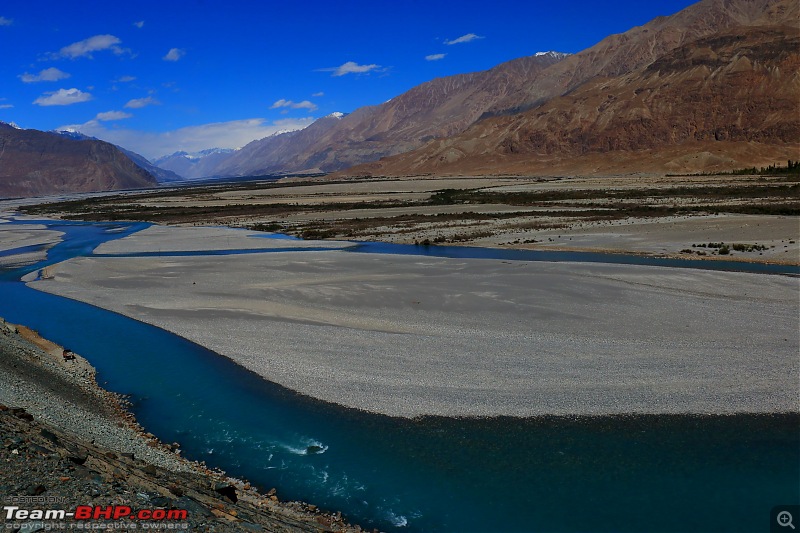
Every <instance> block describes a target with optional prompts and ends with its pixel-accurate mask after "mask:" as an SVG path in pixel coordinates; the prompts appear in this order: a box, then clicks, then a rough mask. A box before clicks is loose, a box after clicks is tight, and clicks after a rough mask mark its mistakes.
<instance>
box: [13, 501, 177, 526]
mask: <svg viewBox="0 0 800 533" xmlns="http://www.w3.org/2000/svg"><path fill="white" fill-rule="evenodd" d="M31 500H34V501H31ZM6 502H8V504H6V505H3V509H2V515H3V519H4V523H3V530H6V531H58V530H109V529H111V530H115V529H124V530H140V529H145V530H175V529H183V530H186V529H189V523H188V522H187V520H188V518H189V513H188V512H187V511H186V510H185V509H134V508H132V507H130V506H127V505H105V506H103V505H78V506H77V507H75V509H74V510H71V511H67V510H65V509H57V508H55V507H57V506H58V505H59V504H60V505H64V503H65V501H64V498H42V497H33V498H31V497H10V498H6Z"/></svg>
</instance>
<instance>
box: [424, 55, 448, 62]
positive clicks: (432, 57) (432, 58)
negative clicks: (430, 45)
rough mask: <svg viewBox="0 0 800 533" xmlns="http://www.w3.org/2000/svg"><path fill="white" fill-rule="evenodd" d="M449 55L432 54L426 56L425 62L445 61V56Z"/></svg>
mask: <svg viewBox="0 0 800 533" xmlns="http://www.w3.org/2000/svg"><path fill="white" fill-rule="evenodd" d="M446 55H447V54H431V55H429V56H425V61H439V60H440V59H444V56H446Z"/></svg>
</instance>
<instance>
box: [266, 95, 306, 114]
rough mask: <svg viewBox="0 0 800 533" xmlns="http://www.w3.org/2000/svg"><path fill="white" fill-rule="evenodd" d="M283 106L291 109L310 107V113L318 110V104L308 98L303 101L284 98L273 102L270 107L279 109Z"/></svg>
mask: <svg viewBox="0 0 800 533" xmlns="http://www.w3.org/2000/svg"><path fill="white" fill-rule="evenodd" d="M281 107H288V108H290V109H308V111H309V113H310V112H312V111H316V110H317V106H316V105H315V104H314V103H312V102H309V101H308V100H303V101H302V102H292V101H291V100H284V99H283V98H281V99H280V100H278V101H277V102H275V103H274V104H272V106H271V107H270V109H279V108H281Z"/></svg>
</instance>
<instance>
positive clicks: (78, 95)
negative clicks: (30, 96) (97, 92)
mask: <svg viewBox="0 0 800 533" xmlns="http://www.w3.org/2000/svg"><path fill="white" fill-rule="evenodd" d="M91 99H92V95H91V94H89V93H85V92H83V91H79V90H78V89H74V88H73V89H59V90H57V91H52V92H47V93H44V95H42V96H40V97H39V98H37V99H36V100H34V101H33V103H34V104H36V105H40V106H53V105H72V104H79V103H81V102H88V101H89V100H91Z"/></svg>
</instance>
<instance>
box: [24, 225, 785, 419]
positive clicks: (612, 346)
mask: <svg viewBox="0 0 800 533" xmlns="http://www.w3.org/2000/svg"><path fill="white" fill-rule="evenodd" d="M226 234H227V236H226ZM178 237H180V238H178ZM253 240H254V241H261V240H263V239H258V238H254V237H250V236H248V235H247V233H246V232H242V231H239V230H231V229H229V230H221V229H218V228H210V229H209V228H186V227H184V228H170V227H158V226H156V227H151V228H149V229H146V230H143V231H141V232H139V233H136V234H134V235H132V236H130V237H126V238H124V239H120V240H117V241H113V242H110V243H108V244H105V245H103V246H101V247H99V248H98V250H97V253H98V254H102V255H103V256H95V257H82V258H75V259H71V260H68V261H66V262H63V263H60V264H58V265H54V266H52V267H48V269H47V270H46V272H44V273H43V274H44V275H43V276H42V279H40V280H38V281H34V279H35V278H36V274H31V275H29V281H30V284H31V286H32V287H34V288H36V289H38V290H43V291H47V292H52V293H55V294H59V295H63V296H67V297H70V298H74V299H76V300H81V301H84V302H88V303H91V304H94V305H97V306H100V307H103V308H106V309H111V310H114V311H117V312H119V313H122V314H125V315H127V316H130V317H133V318H136V319H139V320H142V321H144V322H147V323H151V324H154V325H157V326H160V327H162V328H165V329H167V330H169V331H173V332H175V333H177V334H179V335H181V336H183V337H186V338H188V339H191V340H193V341H195V342H197V343H199V344H201V345H204V346H207V347H209V348H211V349H213V350H214V351H216V352H218V353H220V354H223V355H226V356H228V357H230V358H231V359H233V360H234V361H236V362H237V363H239V364H241V365H243V366H245V367H247V368H249V369H251V370H253V371H255V372H257V373H258V374H260V375H262V376H264V377H265V378H266V379H268V380H270V381H273V382H276V383H279V384H281V385H284V386H286V387H288V388H291V389H293V390H297V391H299V392H302V393H304V394H307V395H309V396H313V397H316V398H320V399H323V400H327V401H332V402H335V403H339V404H342V405H346V406H351V407H355V408H359V409H365V410H369V411H374V412H378V413H385V414H389V415H395V416H417V415H423V414H438V415H448V416H492V415H511V416H523V417H524V416H538V415H570V414H580V415H589V414H592V415H602V414H621V413H736V412H755V413H764V412H787V411H796V410H797V407H798V406H797V390H796V384H797V382H798V379H800V368H799V367H800V364H798V360H797V353H798V350H799V349H800V347H799V341H798V335H797V328H796V326H797V316H798V279H797V278H794V277H789V276H776V275H760V274H747V273H736V272H713V271H701V270H694V269H683V268H662V267H649V266H648V267H645V266H635V265H611V264H581V263H546V262H526V261H514V262H508V261H499V260H485V259H447V258H432V257H424V256H393V255H380V254H377V255H376V254H364V253H352V252H348V251H346V250H345V249H333V250H317V251H313V250H312V251H278V252H275V253H251V254H244V255H198V256H180V255H173V254H172V253H171V252H177V251H179V250H185V249H186V243H191V242H195V243H203V245H204V246H205V249H206V250H217V249H226V248H230V247H231V246H234V244H236V243H244V242H247V241H253ZM274 242H275V243H288V245H289V246H305V245H309V244H312V245H313V244H319V243H308V242H303V241H274ZM325 243H326V244H332V245H335V244H336V243H332V242H330V241H325ZM237 246H238V245H237ZM129 248H130V250H132V251H135V252H145V251H153V252H155V251H159V252H160V253H161V254H163V256H147V257H135V256H125V255H124V254H125V251H126V250H128V249H129ZM334 248H336V246H334ZM106 254H108V255H106Z"/></svg>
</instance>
